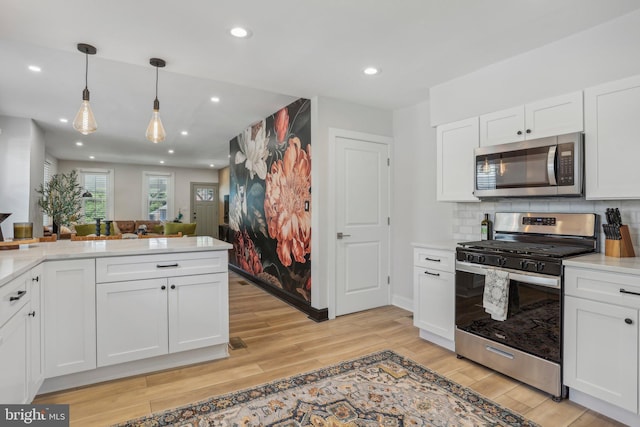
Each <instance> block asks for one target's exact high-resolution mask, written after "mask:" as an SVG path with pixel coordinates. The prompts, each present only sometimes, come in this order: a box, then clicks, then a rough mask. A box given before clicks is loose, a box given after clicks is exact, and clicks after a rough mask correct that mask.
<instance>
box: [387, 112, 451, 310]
mask: <svg viewBox="0 0 640 427" xmlns="http://www.w3.org/2000/svg"><path fill="white" fill-rule="evenodd" d="M393 138H394V147H393V159H394V167H393V195H392V203H391V204H392V206H393V216H392V217H393V221H392V223H391V227H392V237H391V248H392V249H391V256H392V275H391V278H392V280H391V281H392V285H393V288H392V292H393V296H392V303H393V304H394V305H397V306H400V307H403V308H405V309H407V310H413V249H412V246H411V243H413V242H419V243H420V242H434V241H438V240H444V239H450V238H451V233H452V216H453V215H452V214H453V209H454V207H455V204H454V203H443V202H437V201H436V159H437V154H436V131H435V128H432V127H430V125H429V102H428V101H425V102H423V103H421V104H418V105H415V106H413V107H409V108H404V109H401V110H396V111H394V113H393Z"/></svg>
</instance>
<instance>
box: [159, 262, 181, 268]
mask: <svg viewBox="0 0 640 427" xmlns="http://www.w3.org/2000/svg"><path fill="white" fill-rule="evenodd" d="M179 266H180V265H179V264H178V263H177V262H176V263H175V264H156V267H158V268H175V267H179Z"/></svg>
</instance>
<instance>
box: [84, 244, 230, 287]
mask: <svg viewBox="0 0 640 427" xmlns="http://www.w3.org/2000/svg"><path fill="white" fill-rule="evenodd" d="M227 257H228V255H227V251H210V252H186V253H175V254H161V255H133V256H123V257H112V258H98V259H97V260H96V282H98V283H105V282H120V281H125V280H137V279H150V278H157V277H169V276H187V275H192V274H208V273H220V272H224V271H227V269H228V261H227V259H228V258H227Z"/></svg>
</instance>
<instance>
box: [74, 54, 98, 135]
mask: <svg viewBox="0 0 640 427" xmlns="http://www.w3.org/2000/svg"><path fill="white" fill-rule="evenodd" d="M78 50H79V51H80V52H82V53H84V54H85V71H84V90H83V91H82V104H81V105H80V110H79V111H78V114H76V118H75V119H73V128H74V129H75V130H77V131H78V132H80V133H81V134H83V135H89V134H90V133H93V132H95V131H96V130H97V129H98V124H97V123H96V118H95V117H94V116H93V111H91V106H90V105H89V87H88V84H87V81H88V78H89V55H95V54H96V52H97V49H96V48H95V47H93V46H91V45H90V44H85V43H78Z"/></svg>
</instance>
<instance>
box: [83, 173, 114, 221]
mask: <svg viewBox="0 0 640 427" xmlns="http://www.w3.org/2000/svg"><path fill="white" fill-rule="evenodd" d="M79 177H80V178H79V179H80V185H81V186H82V189H83V190H82V191H83V193H84V194H83V195H82V218H81V219H80V221H79V222H84V223H90V222H94V221H95V219H96V218H101V219H113V169H106V170H105V169H81V170H80V171H79Z"/></svg>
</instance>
